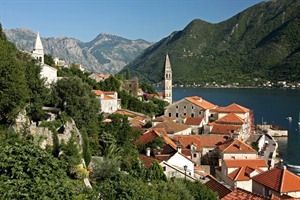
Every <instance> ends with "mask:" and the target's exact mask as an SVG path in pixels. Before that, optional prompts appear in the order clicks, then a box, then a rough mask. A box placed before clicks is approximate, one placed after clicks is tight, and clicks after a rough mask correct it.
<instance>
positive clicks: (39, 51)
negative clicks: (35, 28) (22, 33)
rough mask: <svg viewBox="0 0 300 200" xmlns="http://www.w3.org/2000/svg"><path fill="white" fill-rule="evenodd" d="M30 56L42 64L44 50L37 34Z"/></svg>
mask: <svg viewBox="0 0 300 200" xmlns="http://www.w3.org/2000/svg"><path fill="white" fill-rule="evenodd" d="M32 56H33V57H34V58H36V59H38V60H39V61H40V62H41V64H44V48H43V45H42V40H41V38H40V34H39V33H38V34H37V37H36V41H35V46H34V49H33V51H32Z"/></svg>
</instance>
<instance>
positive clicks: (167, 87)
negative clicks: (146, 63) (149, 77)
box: [162, 54, 172, 104]
mask: <svg viewBox="0 0 300 200" xmlns="http://www.w3.org/2000/svg"><path fill="white" fill-rule="evenodd" d="M162 92H163V97H164V100H166V101H168V102H169V103H170V104H172V68H171V63H170V59H169V55H168V54H167V55H166V60H165V66H164V77H163V81H162Z"/></svg>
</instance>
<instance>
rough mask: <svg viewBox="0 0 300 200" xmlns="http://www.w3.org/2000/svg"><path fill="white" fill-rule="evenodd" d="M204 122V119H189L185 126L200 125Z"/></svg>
mask: <svg viewBox="0 0 300 200" xmlns="http://www.w3.org/2000/svg"><path fill="white" fill-rule="evenodd" d="M202 120H203V117H195V118H193V117H187V118H186V121H185V124H187V125H200V124H201V122H202Z"/></svg>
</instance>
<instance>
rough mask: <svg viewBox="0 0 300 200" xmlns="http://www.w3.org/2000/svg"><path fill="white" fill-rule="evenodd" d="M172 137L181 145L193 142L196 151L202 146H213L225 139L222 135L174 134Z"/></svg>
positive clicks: (184, 145) (185, 145)
mask: <svg viewBox="0 0 300 200" xmlns="http://www.w3.org/2000/svg"><path fill="white" fill-rule="evenodd" d="M173 139H174V140H175V141H178V142H180V144H181V145H182V146H183V147H187V146H188V145H191V144H192V143H194V144H196V147H197V151H201V148H203V147H215V146H217V145H218V144H220V143H222V142H224V141H225V140H226V139H225V138H224V136H219V135H174V138H173Z"/></svg>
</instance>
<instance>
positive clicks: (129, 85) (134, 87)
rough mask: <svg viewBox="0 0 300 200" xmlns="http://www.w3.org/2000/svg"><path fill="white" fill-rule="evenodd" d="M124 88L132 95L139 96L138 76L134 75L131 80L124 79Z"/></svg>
mask: <svg viewBox="0 0 300 200" xmlns="http://www.w3.org/2000/svg"><path fill="white" fill-rule="evenodd" d="M122 90H124V91H126V92H127V93H129V94H131V95H132V96H135V97H136V96H138V91H139V80H138V78H137V77H133V78H132V79H130V80H124V81H123V84H122Z"/></svg>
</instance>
